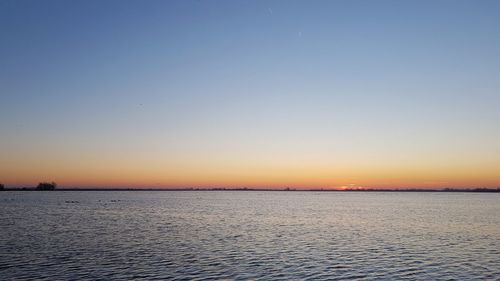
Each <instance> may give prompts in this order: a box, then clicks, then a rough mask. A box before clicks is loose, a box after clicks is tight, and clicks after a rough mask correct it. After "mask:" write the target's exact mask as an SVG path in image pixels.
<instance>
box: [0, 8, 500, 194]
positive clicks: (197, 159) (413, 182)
mask: <svg viewBox="0 0 500 281" xmlns="http://www.w3.org/2000/svg"><path fill="white" fill-rule="evenodd" d="M499 15H500V1H188V0H186V1H89V0H85V1H24V0H15V1H6V0H0V42H1V44H0V132H1V139H0V158H1V159H2V163H1V164H0V181H3V182H5V183H6V184H11V185H22V184H31V183H33V182H36V181H37V180H44V179H47V180H52V179H55V180H59V181H60V182H61V183H62V184H63V185H68V186H121V185H127V184H130V185H133V186H193V185H194V186H247V185H255V186H290V185H297V186H299V187H300V186H326V187H328V186H331V187H339V186H347V185H356V186H357V185H360V186H377V187H384V186H388V187H393V186H400V185H404V186H424V187H425V186H432V187H434V186H440V187H441V186H443V187H445V186H470V185H474V184H477V185H481V186H496V185H500V176H499V175H500V160H499V159H500V125H499V124H500V109H499V108H500V16H499ZM46 159H52V160H51V161H46ZM467 171H469V172H467Z"/></svg>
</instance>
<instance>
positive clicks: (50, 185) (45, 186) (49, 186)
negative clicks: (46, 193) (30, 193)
mask: <svg viewBox="0 0 500 281" xmlns="http://www.w3.org/2000/svg"><path fill="white" fill-rule="evenodd" d="M56 187H57V184H56V183H55V182H41V183H39V184H38V186H37V187H36V190H54V189H56Z"/></svg>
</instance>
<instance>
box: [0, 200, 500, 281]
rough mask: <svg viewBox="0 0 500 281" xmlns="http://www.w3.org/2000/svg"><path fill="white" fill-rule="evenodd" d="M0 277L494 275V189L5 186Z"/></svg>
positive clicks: (497, 207)
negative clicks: (74, 188) (48, 188)
mask: <svg viewBox="0 0 500 281" xmlns="http://www.w3.org/2000/svg"><path fill="white" fill-rule="evenodd" d="M0 280H500V194H499V193H472V192H463V193H461V192H313V191H39V192H36V191H3V192H0Z"/></svg>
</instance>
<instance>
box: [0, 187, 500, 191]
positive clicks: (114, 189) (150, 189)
mask: <svg viewBox="0 0 500 281" xmlns="http://www.w3.org/2000/svg"><path fill="white" fill-rule="evenodd" d="M0 190H2V189H1V188H0ZM3 190H4V191H37V190H41V189H40V188H39V187H22V188H5V187H4V188H3ZM44 190H52V191H54V190H55V191H290V192H298V191H314V192H500V188H444V189H425V188H401V189H380V188H356V189H326V188H325V189H321V188H320V189H317V188H313V189H294V188H283V189H276V188H274V189H268V188H57V189H44Z"/></svg>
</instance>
